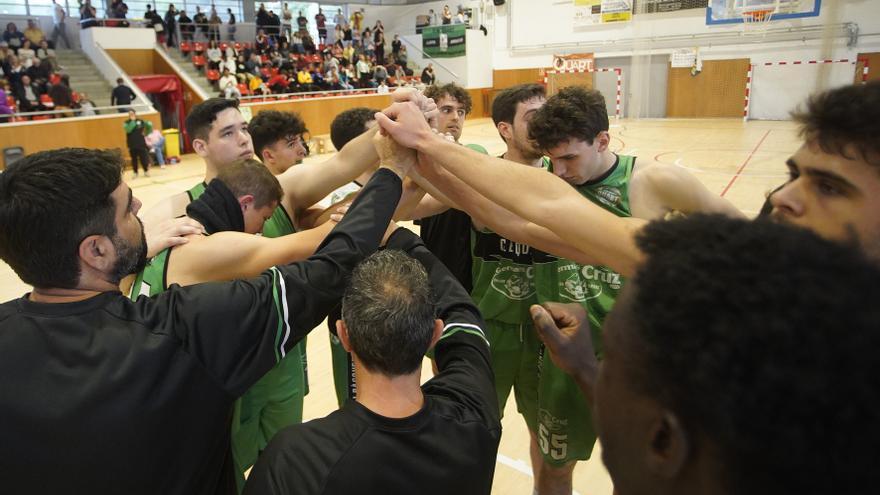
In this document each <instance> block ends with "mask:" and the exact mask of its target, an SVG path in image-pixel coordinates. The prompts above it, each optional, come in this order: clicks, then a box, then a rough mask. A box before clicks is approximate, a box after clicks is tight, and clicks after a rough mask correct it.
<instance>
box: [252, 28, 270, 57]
mask: <svg viewBox="0 0 880 495" xmlns="http://www.w3.org/2000/svg"><path fill="white" fill-rule="evenodd" d="M269 43H270V40H269V37H268V36H266V30H265V29H260V31H259V32H257V38H256V40H255V41H254V50H256V52H257V53H259V54H262V53H264V52H266V51H268V50H269Z"/></svg>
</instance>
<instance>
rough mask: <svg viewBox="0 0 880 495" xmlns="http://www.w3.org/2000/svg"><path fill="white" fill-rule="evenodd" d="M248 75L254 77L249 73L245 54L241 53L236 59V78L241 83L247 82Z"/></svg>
mask: <svg viewBox="0 0 880 495" xmlns="http://www.w3.org/2000/svg"><path fill="white" fill-rule="evenodd" d="M248 74H250V75H253V74H252V73H251V72H250V71H248V64H247V60H245V58H244V54H243V53H240V54H238V56H237V57H235V77H236V78H238V81H239V82H247V75H248Z"/></svg>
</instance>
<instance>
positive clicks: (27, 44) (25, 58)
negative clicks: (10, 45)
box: [18, 39, 37, 69]
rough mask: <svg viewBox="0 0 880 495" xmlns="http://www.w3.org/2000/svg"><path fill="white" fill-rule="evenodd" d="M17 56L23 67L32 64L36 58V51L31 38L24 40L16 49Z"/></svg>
mask: <svg viewBox="0 0 880 495" xmlns="http://www.w3.org/2000/svg"><path fill="white" fill-rule="evenodd" d="M18 58H19V60H21V65H23V66H24V68H25V69H27V68H29V67H30V66H32V65H34V63H35V61H36V60H37V52H36V51H34V49H33V47H32V45H31V40H27V39H26V40H24V44H23V45H22V46H21V48H19V49H18Z"/></svg>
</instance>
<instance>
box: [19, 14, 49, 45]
mask: <svg viewBox="0 0 880 495" xmlns="http://www.w3.org/2000/svg"><path fill="white" fill-rule="evenodd" d="M27 22H28V27H27V29H25V30H24V37H25V38H26V39H28V40H29V41H30V42H31V46H40V42H41V41H43V40H45V39H46V35H45V34H43V30H42V29H40V26H39V25H38V24H37V21H35V20H33V19H28V21H27Z"/></svg>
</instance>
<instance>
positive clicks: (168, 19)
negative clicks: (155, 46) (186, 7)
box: [165, 3, 183, 48]
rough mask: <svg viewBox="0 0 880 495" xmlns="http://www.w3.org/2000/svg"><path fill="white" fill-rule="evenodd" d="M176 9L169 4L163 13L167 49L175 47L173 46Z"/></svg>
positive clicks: (181, 28)
mask: <svg viewBox="0 0 880 495" xmlns="http://www.w3.org/2000/svg"><path fill="white" fill-rule="evenodd" d="M176 16H177V9H176V8H174V4H173V3H172V4H170V5H169V6H168V10H166V11H165V31H166V33H165V45H166V46H168V47H169V48H171V47H174V46H176V45H175V44H174V40H175V38H176V37H177V32H176V31H177V22H178V21H177V19H175V17H176ZM180 30H181V34H183V26H181V27H180Z"/></svg>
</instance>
